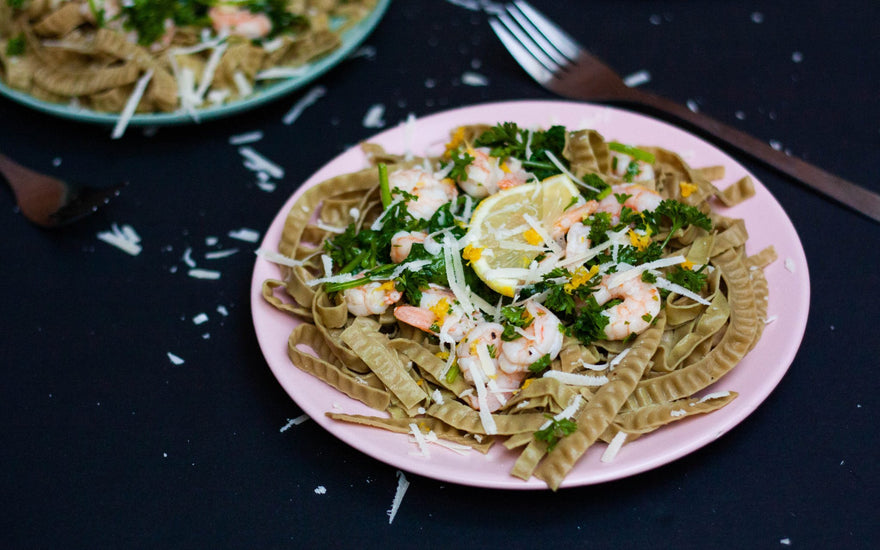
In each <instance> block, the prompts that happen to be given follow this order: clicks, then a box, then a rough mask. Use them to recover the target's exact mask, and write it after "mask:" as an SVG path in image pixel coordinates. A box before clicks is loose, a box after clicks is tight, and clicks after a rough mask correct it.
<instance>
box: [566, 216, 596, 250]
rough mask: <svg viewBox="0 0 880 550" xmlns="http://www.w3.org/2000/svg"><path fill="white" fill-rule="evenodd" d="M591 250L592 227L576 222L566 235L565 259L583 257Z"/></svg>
mask: <svg viewBox="0 0 880 550" xmlns="http://www.w3.org/2000/svg"><path fill="white" fill-rule="evenodd" d="M589 249H590V226H588V225H584V224H582V223H581V222H576V223H575V224H574V225H572V226H571V228H569V230H568V233H566V234H565V257H566V258H575V257H577V256H583V255H585V254H586V253H587V250H589Z"/></svg>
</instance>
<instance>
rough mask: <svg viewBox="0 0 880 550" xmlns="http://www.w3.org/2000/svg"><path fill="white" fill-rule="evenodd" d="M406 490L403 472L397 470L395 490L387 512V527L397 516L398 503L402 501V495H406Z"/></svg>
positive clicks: (406, 485)
mask: <svg viewBox="0 0 880 550" xmlns="http://www.w3.org/2000/svg"><path fill="white" fill-rule="evenodd" d="M407 489H409V481H407V479H406V476H405V475H403V472H401V471H400V470H397V490H396V491H395V492H394V500H392V501H391V508H390V509H389V510H388V512H387V514H388V524H389V525H390V524H391V522H393V521H394V516H396V515H397V511H398V510H399V509H400V503H401V502H402V501H403V495H405V494H406V490H407Z"/></svg>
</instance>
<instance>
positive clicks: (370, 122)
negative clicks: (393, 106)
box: [363, 103, 385, 128]
mask: <svg viewBox="0 0 880 550" xmlns="http://www.w3.org/2000/svg"><path fill="white" fill-rule="evenodd" d="M383 116H385V106H384V105H382V104H381V103H377V104H375V105H373V106H372V107H370V108H369V110H368V111H367V114H366V115H364V120H363V125H364V128H382V127H384V126H385V120H384V119H383V118H382V117H383Z"/></svg>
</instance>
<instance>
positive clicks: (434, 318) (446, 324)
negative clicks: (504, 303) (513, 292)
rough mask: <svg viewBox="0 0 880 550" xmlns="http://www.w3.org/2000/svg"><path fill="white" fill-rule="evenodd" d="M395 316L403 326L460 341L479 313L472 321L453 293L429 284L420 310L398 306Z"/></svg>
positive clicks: (420, 303) (423, 292)
mask: <svg viewBox="0 0 880 550" xmlns="http://www.w3.org/2000/svg"><path fill="white" fill-rule="evenodd" d="M394 316H395V317H397V319H398V320H399V321H401V322H403V323H406V324H408V325H412V326H414V327H416V328H417V329H421V330H423V331H425V332H430V333H432V334H436V335H438V336H440V338H441V340H444V339H445V340H446V341H450V340H451V341H452V342H458V341H460V340H461V339H462V338H463V337H464V335H465V334H466V333H467V332H468V331H469V330H470V329H471V328H473V326H474V325H475V323H476V322H477V321H478V320H479V314H475V317H476V318H472V317H470V316H468V315H467V314H466V313H465V312H464V310H463V309H462V308H461V306H460V305H459V304H458V301H456V299H455V294H453V293H452V291H450V290H447V289H445V288H443V287H441V286H437V285H430V286H429V287H428V288H427V289H425V290H423V291H422V298H421V299H420V300H419V305H418V307H416V306H410V305H405V306H397V307H396V308H394Z"/></svg>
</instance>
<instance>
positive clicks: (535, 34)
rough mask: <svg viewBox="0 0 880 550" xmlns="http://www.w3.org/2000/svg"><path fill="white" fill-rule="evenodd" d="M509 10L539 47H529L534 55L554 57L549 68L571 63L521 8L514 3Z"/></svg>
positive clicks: (508, 6) (552, 68)
mask: <svg viewBox="0 0 880 550" xmlns="http://www.w3.org/2000/svg"><path fill="white" fill-rule="evenodd" d="M507 11H508V13H510V15H511V16H512V17H513V18H514V19H515V20H516V22H517V23H519V26H520V27H522V29H523V30H525V32H526V34H527V35H528V37H529V38H530V39H531V40H532V41H533V42H534V43H535V45H537V47H538V48H539V50H538V51H537V52H535V51H532V48H529V50H530V51H532V55H534V56H536V57H542V56H548V57H549V58H550V59H552V61H553V66H549V67H547V68H548V69H550V70H554V69H557V68H558V67H564V66H565V65H568V64H569V63H570V61H569V60H568V58H566V57H565V55H564V54H563V53H562V52H561V51H560V50H559V49H557V48H556V46H554V45H553V44H551V43H550V41H549V40H547V38H546V37H545V36H544V33H542V32H541V31H540V30H538V28H537V27H535V25H534V24H532V22H531V21H530V20H529V19H528V17H526V15H525V14H524V13H523V12H522V11H521V10H518V9H515V8H514V5H513V4H508V5H507ZM520 40H521V41H522V40H523V38H522V37H520ZM544 65H545V66H547V63H546V62H544Z"/></svg>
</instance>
